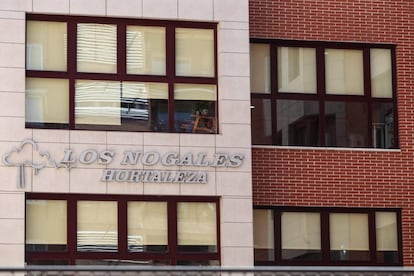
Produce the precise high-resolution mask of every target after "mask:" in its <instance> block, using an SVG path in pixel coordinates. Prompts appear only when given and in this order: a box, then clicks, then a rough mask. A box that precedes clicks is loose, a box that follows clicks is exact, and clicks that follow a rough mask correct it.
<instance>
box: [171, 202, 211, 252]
mask: <svg viewBox="0 0 414 276" xmlns="http://www.w3.org/2000/svg"><path fill="white" fill-rule="evenodd" d="M216 220H217V217H216V204H215V203H204V202H197V203H196V202H181V203H178V205H177V228H178V245H213V246H216V245H217V221H216Z"/></svg>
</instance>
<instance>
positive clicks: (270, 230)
mask: <svg viewBox="0 0 414 276" xmlns="http://www.w3.org/2000/svg"><path fill="white" fill-rule="evenodd" d="M253 227H254V228H253V234H254V239H253V240H254V248H256V249H273V248H274V244H275V242H274V220H273V212H272V210H260V209H256V210H253Z"/></svg>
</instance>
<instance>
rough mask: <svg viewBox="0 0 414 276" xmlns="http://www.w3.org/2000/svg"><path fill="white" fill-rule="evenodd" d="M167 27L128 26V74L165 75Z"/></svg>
mask: <svg viewBox="0 0 414 276" xmlns="http://www.w3.org/2000/svg"><path fill="white" fill-rule="evenodd" d="M165 55H166V48H165V28H163V27H144V26H127V72H128V74H149V75H165V68H166V58H165Z"/></svg>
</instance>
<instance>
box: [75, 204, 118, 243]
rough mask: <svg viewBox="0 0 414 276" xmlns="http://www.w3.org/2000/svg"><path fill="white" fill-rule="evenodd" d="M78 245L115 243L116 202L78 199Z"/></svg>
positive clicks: (116, 237) (116, 232)
mask: <svg viewBox="0 0 414 276" xmlns="http://www.w3.org/2000/svg"><path fill="white" fill-rule="evenodd" d="M77 207H78V212H77V214H78V246H82V245H117V244H118V218H117V216H118V215H117V212H118V211H117V202H112V201H78V205H77Z"/></svg>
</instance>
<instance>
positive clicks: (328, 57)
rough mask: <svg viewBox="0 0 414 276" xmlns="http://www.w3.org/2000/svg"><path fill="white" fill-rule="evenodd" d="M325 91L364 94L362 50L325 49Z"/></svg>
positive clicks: (329, 92) (339, 93) (340, 93)
mask: <svg viewBox="0 0 414 276" xmlns="http://www.w3.org/2000/svg"><path fill="white" fill-rule="evenodd" d="M325 76H326V93H327V94H338V95H364V69H363V59H362V50H344V49H326V50H325Z"/></svg>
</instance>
